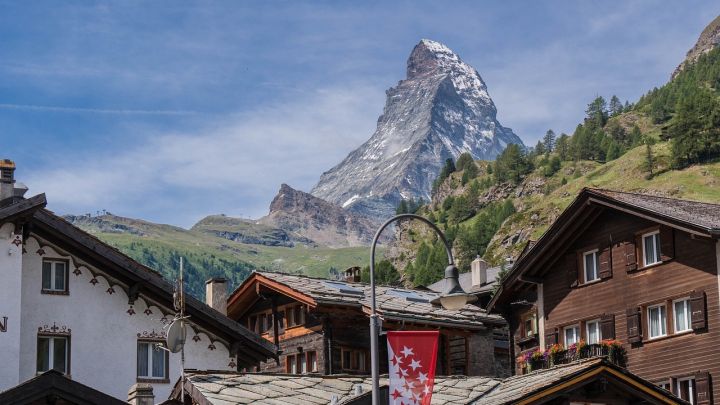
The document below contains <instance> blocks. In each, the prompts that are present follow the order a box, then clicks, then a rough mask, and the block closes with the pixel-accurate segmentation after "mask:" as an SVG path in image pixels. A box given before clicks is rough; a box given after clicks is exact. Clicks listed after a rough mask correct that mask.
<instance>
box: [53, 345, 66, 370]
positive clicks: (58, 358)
mask: <svg viewBox="0 0 720 405" xmlns="http://www.w3.org/2000/svg"><path fill="white" fill-rule="evenodd" d="M53 369H54V370H57V371H60V372H61V373H63V374H65V373H67V339H65V338H53Z"/></svg>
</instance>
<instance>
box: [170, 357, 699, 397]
mask: <svg viewBox="0 0 720 405" xmlns="http://www.w3.org/2000/svg"><path fill="white" fill-rule="evenodd" d="M598 369H600V371H601V372H605V373H612V374H614V375H615V377H616V378H621V379H624V380H626V381H631V382H633V383H635V384H636V385H639V386H644V387H645V391H646V392H651V393H652V394H651V395H652V396H654V397H656V398H661V399H662V401H661V402H665V403H675V404H684V405H687V402H685V401H683V400H681V399H679V398H676V397H674V396H673V395H672V394H671V393H670V392H668V391H665V390H663V389H661V388H659V387H657V386H655V385H654V384H652V383H650V382H649V381H646V380H643V379H641V378H640V377H638V376H636V375H634V374H632V373H630V372H629V371H627V370H625V369H622V368H620V367H618V366H615V365H613V364H611V363H609V362H608V361H607V360H606V359H604V358H594V359H588V360H582V361H578V362H575V363H571V364H565V365H560V366H556V367H553V368H550V369H545V370H539V371H535V372H532V373H530V374H525V375H518V376H513V377H509V378H506V379H500V378H492V377H465V376H448V377H436V378H435V386H434V388H433V396H432V404H433V405H456V404H457V405H459V404H473V405H505V404H512V403H517V402H518V401H519V400H521V399H527V398H529V397H530V396H533V395H546V394H547V391H546V390H548V389H552V388H554V387H557V386H558V385H559V384H562V383H565V382H568V381H571V380H575V382H574V383H572V384H577V383H578V380H577V379H576V378H580V381H584V378H585V377H587V378H592V377H593V376H595V375H597V370H598ZM186 377H187V382H186V383H185V388H186V392H189V393H190V394H191V395H192V397H193V399H194V400H195V401H196V402H198V403H203V404H209V405H230V404H249V403H253V404H260V405H314V404H316V405H328V404H333V403H334V404H336V405H345V404H347V405H350V404H355V403H365V402H367V401H362V400H361V399H363V397H366V396H368V395H369V393H370V390H371V379H370V377H364V376H348V375H331V376H322V375H288V374H235V373H216V372H199V371H188V370H186ZM387 384H388V380H387V378H386V377H381V378H380V387H381V391H382V390H383V388H386V387H387ZM358 387H359V388H360V389H358ZM382 394H383V395H387V391H386V390H384V391H383V393H382ZM178 396H179V382H178V383H177V384H176V385H175V388H174V390H173V393H172V394H171V398H177V397H178Z"/></svg>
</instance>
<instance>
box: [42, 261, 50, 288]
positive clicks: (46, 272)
mask: <svg viewBox="0 0 720 405" xmlns="http://www.w3.org/2000/svg"><path fill="white" fill-rule="evenodd" d="M51 283H52V263H50V262H43V266H42V288H43V290H49V289H50V288H52V285H51Z"/></svg>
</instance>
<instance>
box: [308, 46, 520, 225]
mask: <svg viewBox="0 0 720 405" xmlns="http://www.w3.org/2000/svg"><path fill="white" fill-rule="evenodd" d="M386 94H387V98H386V102H385V108H384V111H383V114H382V115H381V116H380V118H379V119H378V124H377V129H376V130H375V133H374V134H373V135H372V137H371V138H370V139H369V140H368V141H367V142H365V143H364V144H363V145H361V146H360V147H359V148H357V149H356V150H354V151H353V152H351V153H350V154H349V155H348V156H347V157H346V158H345V159H344V160H343V161H342V162H340V163H339V164H338V165H337V166H335V167H333V168H332V169H330V170H329V171H327V172H325V173H323V174H322V176H321V177H320V181H319V182H318V184H317V185H316V186H315V187H314V188H313V189H312V191H311V193H312V194H313V195H315V196H317V197H320V198H322V199H325V200H327V201H329V202H331V203H334V204H336V205H340V206H343V207H344V208H346V209H349V210H352V211H357V212H359V213H362V214H365V215H370V216H372V217H374V218H379V219H381V218H384V217H388V216H390V215H391V214H392V213H393V212H394V209H395V207H396V206H397V204H398V203H399V202H400V200H401V199H403V198H406V199H408V198H415V199H417V198H423V199H425V200H429V199H430V191H431V188H432V182H433V180H434V179H435V177H436V176H437V174H438V172H439V171H440V168H441V167H442V165H443V163H444V161H445V159H447V158H453V159H456V158H457V157H458V156H459V155H460V154H461V153H463V152H466V151H467V152H470V153H471V154H472V155H473V156H474V157H475V158H476V159H494V158H495V157H496V156H497V155H498V154H499V153H500V152H502V150H503V149H504V148H505V147H506V146H507V145H508V144H510V143H516V144H520V145H523V143H522V141H521V140H520V138H519V137H518V136H517V135H515V134H514V133H513V132H512V130H511V129H510V128H506V127H503V126H502V125H500V123H499V122H498V121H497V118H496V116H497V110H496V108H495V104H494V103H493V101H492V99H491V98H490V95H489V94H488V91H487V87H486V85H485V82H484V81H483V80H482V78H481V77H480V74H478V72H477V71H476V70H475V69H474V68H473V67H472V66H470V65H468V64H467V63H465V62H463V61H462V60H461V59H460V57H459V56H458V55H457V54H455V53H454V52H453V51H452V50H450V48H448V47H447V46H445V45H443V44H441V43H439V42H435V41H431V40H428V39H423V40H422V41H420V43H419V44H417V45H416V46H415V48H414V49H413V50H412V53H411V54H410V57H409V58H408V62H407V78H406V79H405V80H402V81H400V82H399V83H398V85H397V86H395V87H393V88H390V89H389V90H387V92H386Z"/></svg>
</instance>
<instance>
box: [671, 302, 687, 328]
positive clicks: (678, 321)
mask: <svg viewBox="0 0 720 405" xmlns="http://www.w3.org/2000/svg"><path fill="white" fill-rule="evenodd" d="M687 303H688V302H687V301H678V302H676V303H675V311H674V312H675V330H676V331H683V330H687V329H690V324H689V322H688V316H687V312H686V311H687Z"/></svg>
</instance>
